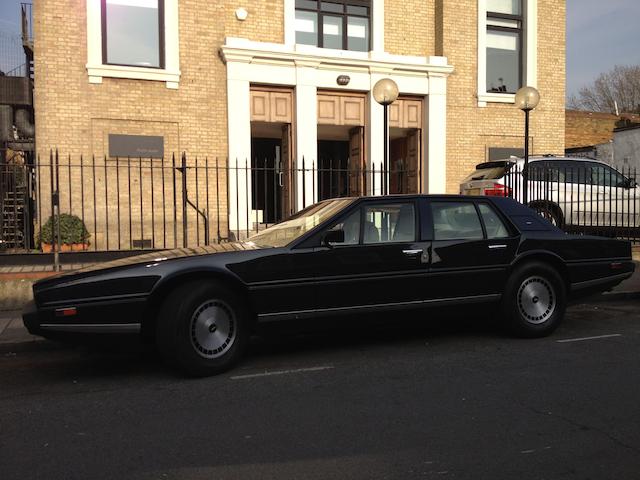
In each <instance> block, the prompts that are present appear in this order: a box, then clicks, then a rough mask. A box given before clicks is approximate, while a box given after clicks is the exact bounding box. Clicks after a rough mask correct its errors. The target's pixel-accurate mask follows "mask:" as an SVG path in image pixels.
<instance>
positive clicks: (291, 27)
mask: <svg viewBox="0 0 640 480" xmlns="http://www.w3.org/2000/svg"><path fill="white" fill-rule="evenodd" d="M370 16H371V18H370V23H371V32H370V35H371V51H372V52H376V53H384V0H373V1H372V2H371V14H370ZM295 23H296V2H295V0H284V45H286V46H287V47H288V48H289V49H295V50H300V49H303V50H304V49H305V47H312V48H315V49H318V50H321V51H322V50H325V49H324V48H318V47H313V46H312V45H298V44H296V25H295ZM326 50H329V49H326ZM341 51H345V52H350V51H349V50H341ZM350 53H364V54H365V55H367V53H368V52H350Z"/></svg>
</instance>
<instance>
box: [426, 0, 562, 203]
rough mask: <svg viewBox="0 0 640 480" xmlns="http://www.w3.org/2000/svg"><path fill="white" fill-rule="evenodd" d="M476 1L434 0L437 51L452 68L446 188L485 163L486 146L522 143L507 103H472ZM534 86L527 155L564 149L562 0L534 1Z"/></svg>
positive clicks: (453, 189) (452, 189)
mask: <svg viewBox="0 0 640 480" xmlns="http://www.w3.org/2000/svg"><path fill="white" fill-rule="evenodd" d="M477 8H478V2H477V1H476V0H466V1H464V2H449V1H447V0H437V2H436V19H437V20H438V21H441V22H443V24H442V25H441V26H439V27H438V28H437V30H438V31H442V32H443V33H442V38H438V39H437V40H436V49H437V51H438V53H441V54H442V55H444V56H446V57H447V58H448V61H449V64H451V65H453V66H454V68H455V71H454V73H453V74H452V75H451V76H450V77H449V79H448V90H447V95H448V100H447V102H448V105H447V191H448V192H449V193H457V192H458V191H459V183H460V181H461V180H462V179H463V178H464V177H465V176H466V175H468V174H469V173H470V172H471V171H472V169H473V167H474V165H475V164H477V163H480V162H482V161H485V159H486V158H487V155H488V149H489V148H490V147H515V148H522V147H523V146H524V114H523V113H522V112H521V111H520V110H518V109H516V107H515V106H514V105H513V104H496V103H488V104H487V106H486V107H479V106H478V98H477V94H478V78H477V68H478V61H477V57H478V46H477V45H478V44H477V38H478V10H477ZM537 88H538V90H539V91H540V96H541V101H540V105H539V106H538V108H537V109H536V110H535V111H533V112H532V113H531V124H530V128H531V130H530V135H531V140H530V142H531V143H530V145H531V148H532V152H533V153H537V154H542V153H553V154H562V153H563V152H564V96H565V1H564V0H539V2H538V85H537Z"/></svg>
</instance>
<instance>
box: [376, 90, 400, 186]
mask: <svg viewBox="0 0 640 480" xmlns="http://www.w3.org/2000/svg"><path fill="white" fill-rule="evenodd" d="M398 94H399V91H398V85H397V84H396V82H394V81H393V80H391V79H390V78H383V79H382V80H378V81H377V82H376V84H375V85H374V86H373V98H374V99H375V101H376V102H378V103H379V104H380V105H382V108H383V109H384V121H383V123H384V136H383V139H384V163H383V171H384V172H385V174H384V175H385V181H384V183H383V190H382V193H383V195H386V194H387V193H388V191H387V190H388V188H387V187H388V183H389V105H391V104H392V103H393V102H395V101H396V99H397V98H398Z"/></svg>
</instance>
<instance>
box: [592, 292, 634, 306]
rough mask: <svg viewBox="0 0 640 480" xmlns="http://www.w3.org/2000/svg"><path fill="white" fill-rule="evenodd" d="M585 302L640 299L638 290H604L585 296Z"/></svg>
mask: <svg viewBox="0 0 640 480" xmlns="http://www.w3.org/2000/svg"><path fill="white" fill-rule="evenodd" d="M584 300H586V301H587V302H584V303H588V302H594V303H603V302H623V301H628V300H640V292H605V293H601V294H599V295H595V296H593V297H587V298H586V299H584Z"/></svg>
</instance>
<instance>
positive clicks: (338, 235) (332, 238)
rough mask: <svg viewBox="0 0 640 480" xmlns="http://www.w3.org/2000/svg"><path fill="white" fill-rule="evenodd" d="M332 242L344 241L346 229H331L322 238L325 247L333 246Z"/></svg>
mask: <svg viewBox="0 0 640 480" xmlns="http://www.w3.org/2000/svg"><path fill="white" fill-rule="evenodd" d="M332 243H344V230H342V229H339V230H329V231H328V232H327V233H325V234H324V237H323V238H322V244H323V245H324V246H325V247H329V248H331V247H332V245H331V244H332Z"/></svg>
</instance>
